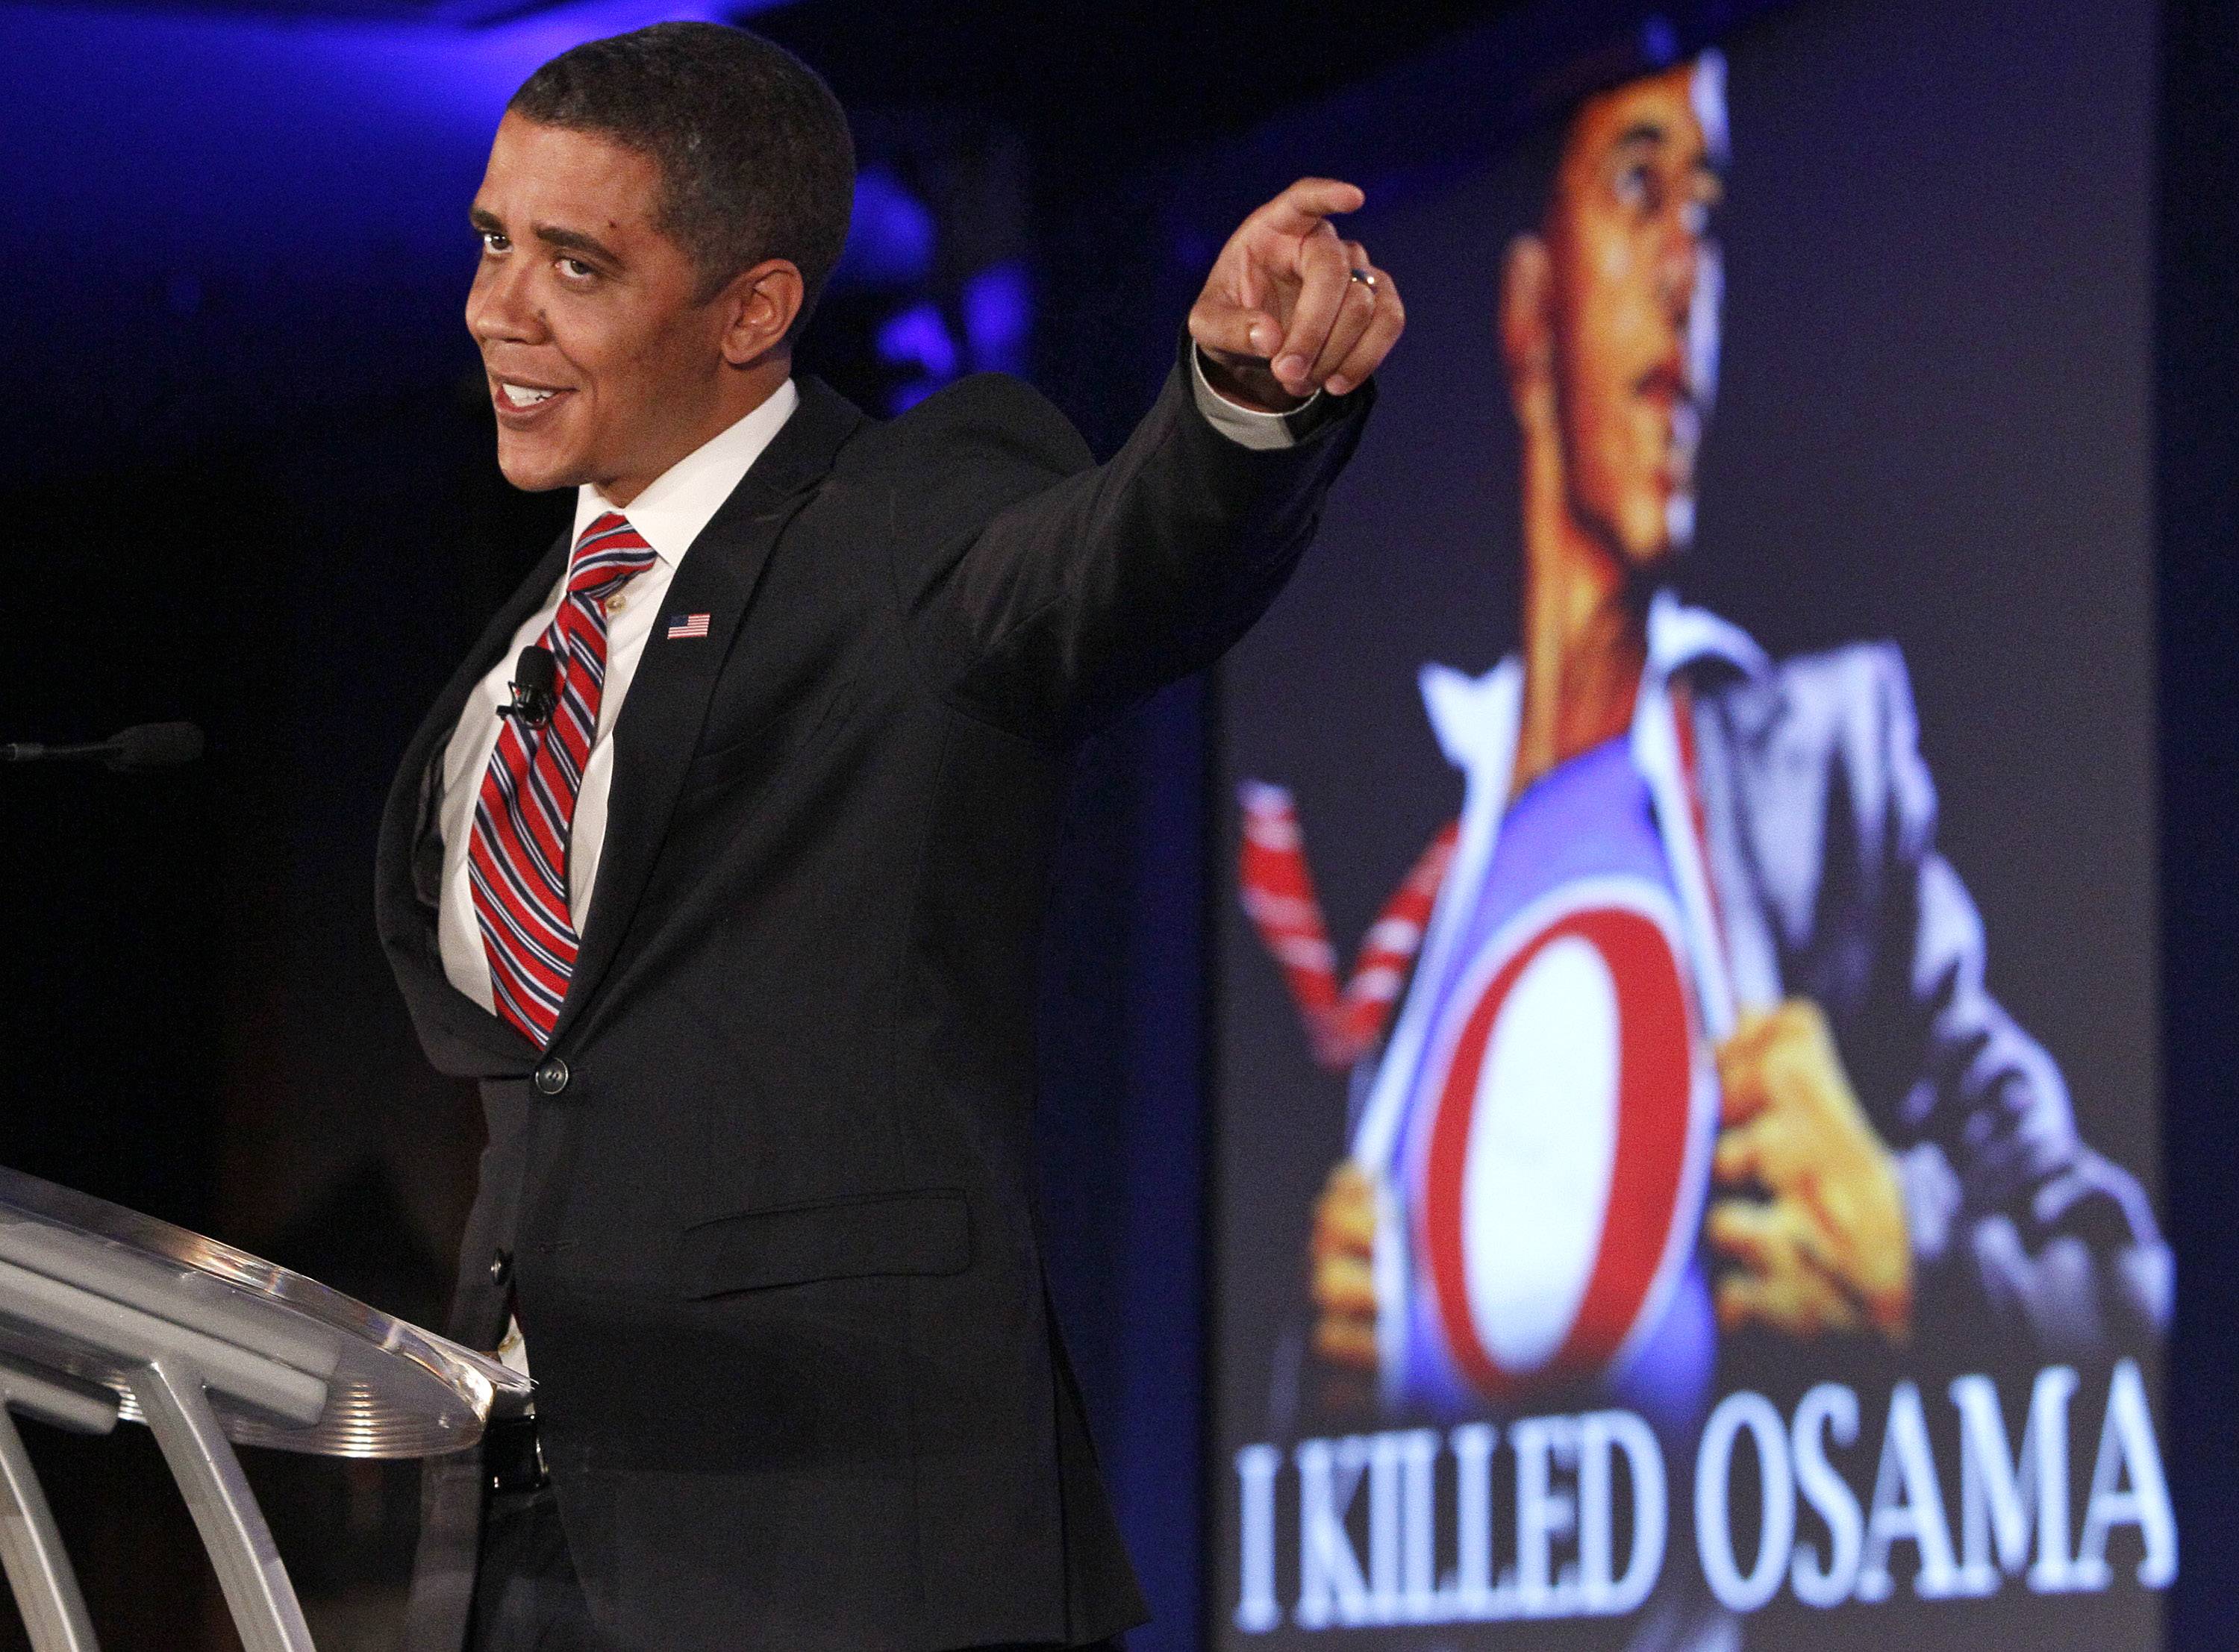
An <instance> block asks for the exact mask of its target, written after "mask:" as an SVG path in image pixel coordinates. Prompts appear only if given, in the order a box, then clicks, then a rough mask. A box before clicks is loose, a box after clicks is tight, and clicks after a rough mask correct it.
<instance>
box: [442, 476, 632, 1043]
mask: <svg viewBox="0 0 2239 1652" xmlns="http://www.w3.org/2000/svg"><path fill="white" fill-rule="evenodd" d="M653 561H654V556H653V547H651V546H650V545H648V544H647V543H646V542H645V541H644V540H643V539H641V538H640V537H639V536H638V533H637V530H636V529H635V528H634V527H631V526H630V525H629V523H628V521H627V520H625V519H624V518H623V517H621V515H619V514H616V513H615V512H613V511H608V513H607V514H605V515H603V516H601V517H600V518H599V519H598V520H597V521H595V522H593V523H592V524H591V525H590V526H589V527H587V528H585V529H584V530H583V536H582V537H581V539H579V540H577V541H575V551H574V554H572V555H570V556H569V558H568V591H567V594H566V595H565V596H564V597H562V598H561V602H560V608H559V612H558V613H556V614H554V615H553V616H552V623H551V624H550V625H549V626H548V627H546V628H545V632H544V635H543V636H542V638H541V639H540V643H541V647H545V648H548V649H549V650H550V651H551V654H552V657H553V659H554V660H555V661H557V662H558V666H559V680H558V682H557V683H556V684H555V688H556V691H557V694H558V704H557V706H556V707H555V709H554V711H553V713H552V715H551V716H550V717H549V718H548V719H547V720H546V721H545V722H544V723H543V724H542V725H541V726H535V727H528V726H523V724H522V720H521V719H520V718H518V717H515V718H509V719H508V720H507V722H506V725H505V730H504V732H503V733H502V734H500V735H499V736H498V742H497V749H496V750H495V752H493V753H490V764H489V769H488V773H485V774H484V775H483V776H482V797H481V799H480V800H479V801H478V802H477V803H476V805H475V836H474V843H473V846H472V847H471V849H470V850H469V852H468V867H469V877H470V879H471V881H472V883H473V886H474V894H475V917H476V918H477V919H480V920H481V924H482V951H483V952H485V953H486V954H487V955H488V959H489V971H490V994H491V997H492V998H493V1000H494V1001H495V1004H496V1006H497V1012H498V1013H499V1014H500V1015H502V1016H503V1017H504V1018H506V1019H507V1020H508V1021H509V1022H511V1023H512V1024H513V1025H515V1027H517V1028H518V1029H520V1031H521V1032H522V1036H524V1037H525V1038H528V1040H529V1042H530V1043H532V1044H534V1045H536V1046H537V1047H538V1048H539V1049H541V1048H542V1047H543V1046H544V1045H545V1043H546V1041H547V1040H548V1039H549V1038H551V1036H552V1028H553V1025H554V1024H555V1022H557V1021H558V1020H559V1018H560V1005H561V1002H562V1001H563V1000H564V999H565V998H567V996H568V978H569V977H570V976H571V975H572V974H573V973H574V972H575V952H576V936H575V920H574V919H573V917H572V916H571V915H570V914H569V912H568V836H569V834H570V833H571V832H572V831H573V830H574V827H575V797H576V793H578V792H580V791H581V789H582V785H583V769H584V766H585V765H586V764H588V762H589V761H590V758H591V741H592V740H593V738H594V737H595V735H596V734H597V733H598V727H599V698H600V693H601V690H602V689H603V688H604V687H605V686H606V680H607V607H606V605H607V599H608V597H610V596H612V595H613V594H614V593H615V591H616V590H618V589H620V588H621V586H622V585H624V584H625V583H627V582H628V581H629V580H630V579H631V578H632V577H634V575H636V574H641V573H643V572H644V571H645V570H646V569H647V568H649V567H652V566H653Z"/></svg>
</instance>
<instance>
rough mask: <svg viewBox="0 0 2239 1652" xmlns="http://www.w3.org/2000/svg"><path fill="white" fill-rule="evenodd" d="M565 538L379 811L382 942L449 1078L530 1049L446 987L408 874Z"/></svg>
mask: <svg viewBox="0 0 2239 1652" xmlns="http://www.w3.org/2000/svg"><path fill="white" fill-rule="evenodd" d="M569 540H570V536H569V535H568V534H565V533H563V534H561V536H560V538H559V541H558V542H557V543H555V545H554V546H553V547H552V549H551V550H550V551H549V552H548V553H547V554H545V556H544V557H543V558H542V559H541V561H539V562H538V563H537V565H536V567H535V571H534V572H533V573H531V574H529V576H528V579H527V580H525V581H522V585H521V587H520V588H519V589H518V590H516V591H515V593H514V594H513V596H512V598H511V599H510V600H508V602H507V603H506V605H505V607H502V608H501V609H500V610H499V611H498V613H497V614H496V615H495V617H494V618H493V619H492V620H490V622H489V625H488V627H487V628H486V629H485V630H484V631H483V632H482V638H481V640H479V641H477V642H476V643H475V647H474V649H473V651H472V652H471V653H469V654H468V655H467V658H466V661H465V663H464V664H462V665H461V666H460V667H459V668H458V670H457V671H456V672H455V673H453V674H452V677H451V680H450V681H449V682H448V684H447V685H445V687H444V689H443V692H442V694H441V695H440V696H438V698H437V699H436V701H435V706H434V707H433V708H432V709H431V710H430V711H429V713H428V715H427V717H426V719H425V720H423V721H422V723H421V725H420V729H419V732H418V733H416V734H415V735H414V736H413V737H412V744H411V745H410V746H409V747H407V748H406V750H405V753H404V760H403V761H402V764H401V765H400V766H399V768H398V771H397V776H396V781H395V785H394V786H391V787H390V789H389V803H388V806H387V808H386V809H385V810H384V811H383V813H382V822H381V842H380V847H379V849H378V850H377V851H376V853H375V857H374V865H375V879H376V884H377V887H376V890H375V911H376V917H377V920H378V922H379V925H380V928H381V939H382V948H383V949H384V950H385V951H386V952H388V954H389V962H390V965H391V967H392V968H393V969H395V972H396V976H397V980H398V982H399V984H400V985H402V988H403V991H404V998H405V1002H406V1005H408V1007H409V1009H410V1011H411V1012H412V1021H413V1025H414V1026H415V1028H416V1029H417V1030H418V1032H419V1034H420V1041H421V1043H422V1045H423V1046H425V1048H426V1049H427V1052H428V1057H429V1060H430V1061H432V1062H433V1063H435V1066H436V1067H437V1069H438V1070H439V1071H443V1072H447V1073H449V1074H451V1075H452V1076H454V1077H455V1078H492V1077H499V1076H507V1075H514V1074H518V1073H521V1072H523V1071H527V1070H528V1065H529V1064H530V1062H532V1061H533V1060H534V1059H535V1054H536V1052H535V1049H534V1048H533V1047H532V1046H531V1045H529V1043H528V1040H527V1039H525V1038H522V1036H521V1035H520V1034H519V1033H518V1032H515V1031H514V1029H513V1028H512V1026H511V1025H508V1023H506V1022H504V1021H502V1020H500V1019H499V1018H497V1017H496V1016H495V1015H492V1014H491V1013H490V1012H488V1011H487V1010H485V1009H483V1008H482V1006H481V1005H478V1004H476V1003H475V1002H474V1000H473V999H471V998H468V997H467V995H466V994H465V993H463V992H460V991H459V990H458V989H457V988H456V987H455V986H453V985H451V983H450V979H449V978H448V976H446V975H445V974H444V973H443V961H442V953H441V952H440V951H439V949H438V946H437V942H436V939H435V908H434V907H433V906H430V905H429V903H428V901H427V900H426V899H423V898H422V888H421V886H420V883H421V880H420V879H419V878H418V877H417V875H416V874H417V867H418V862H419V860H420V859H421V857H422V853H424V850H425V848H426V846H427V845H428V844H429V843H430V842H435V843H436V844H437V845H438V846H439V847H438V853H440V843H441V839H440V838H439V836H438V835H437V833H438V827H437V824H436V821H435V813H434V807H433V800H434V797H435V786H436V784H437V782H438V781H439V780H440V776H439V775H438V774H437V773H436V768H437V766H438V765H440V764H441V763H442V760H443V753H444V749H445V748H446V747H447V746H448V745H449V744H450V740H451V733H452V731H453V730H454V729H455V728H456V727H457V726H458V723H459V716H460V713H462V712H463V711H464V710H465V708H466V704H467V699H468V696H469V695H470V694H472V693H474V690H475V684H477V683H479V682H480V681H481V680H482V678H483V677H484V676H486V675H488V672H489V669H490V667H492V666H494V665H495V664H496V663H497V661H498V659H499V656H500V655H502V654H503V653H504V652H505V650H506V648H507V647H508V646H509V645H510V643H511V642H512V640H513V634H514V633H515V631H517V630H519V629H520V628H521V625H522V621H523V620H526V619H528V616H529V615H530V614H534V613H535V612H536V610H537V609H538V608H540V607H542V606H543V604H544V600H545V599H546V598H547V597H548V596H549V595H551V594H552V588H553V587H554V586H555V585H556V584H558V583H559V580H560V575H561V571H562V570H563V569H565V568H566V567H567V566H568V545H569ZM438 875H439V878H440V872H439V874H438Z"/></svg>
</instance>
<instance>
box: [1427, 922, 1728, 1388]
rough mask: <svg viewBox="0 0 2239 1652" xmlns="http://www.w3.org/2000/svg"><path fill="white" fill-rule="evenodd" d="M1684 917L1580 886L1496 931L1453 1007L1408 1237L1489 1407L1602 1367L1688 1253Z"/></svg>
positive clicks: (1690, 1071) (1459, 1356)
mask: <svg viewBox="0 0 2239 1652" xmlns="http://www.w3.org/2000/svg"><path fill="white" fill-rule="evenodd" d="M1677 934H1678V918H1677V914H1676V913H1675V912H1673V911H1672V909H1671V901H1670V899H1669V898H1668V897H1667V896H1666V895H1665V894H1664V892H1663V891H1662V890H1661V889H1659V888H1658V887H1657V886H1655V885H1653V884H1651V883H1648V882H1646V881H1644V880H1642V879H1631V878H1601V879H1581V880H1579V881H1578V882H1575V883H1571V884H1569V885H1565V886H1563V887H1562V888H1560V889H1558V890H1556V891H1555V892H1553V893H1551V895H1549V896H1548V897H1546V898H1545V899H1542V900H1539V901H1538V902H1535V903H1534V904H1533V905H1532V906H1530V907H1528V908H1527V909H1525V911H1524V912H1520V913H1518V915H1517V916H1516V917H1515V918H1514V919H1511V920H1510V921H1509V923H1508V924H1507V925H1506V926H1504V928H1503V930H1502V932H1501V934H1500V935H1499V936H1498V937H1497V938H1496V939H1495V940H1494V942H1493V944H1492V945H1490V946H1489V947H1487V948H1486V949H1485V952H1484V953H1483V954H1482V955H1481V958H1482V962H1481V963H1480V964H1479V965H1478V966H1477V967H1475V968H1473V969H1472V971H1471V972H1469V975H1468V976H1467V977H1465V979H1464V980H1463V982H1462V985H1461V990H1460V991H1459V992H1458V993H1457V994H1456V995H1455V997H1454V998H1453V999H1452V1000H1451V1005H1450V1008H1449V1011H1448V1013H1447V1017H1446V1022H1447V1026H1448V1028H1449V1029H1450V1031H1449V1032H1448V1033H1447V1036H1446V1037H1445V1038H1442V1039H1441V1040H1440V1043H1441V1045H1443V1047H1444V1048H1445V1056H1444V1058H1443V1059H1442V1060H1441V1059H1439V1058H1438V1055H1437V1053H1436V1051H1435V1049H1434V1053H1433V1065H1432V1070H1431V1071H1430V1072H1429V1073H1428V1074H1427V1075H1426V1077H1427V1078H1428V1079H1429V1083H1428V1085H1426V1087H1425V1094H1427V1095H1428V1096H1429V1097H1430V1098H1432V1105H1433V1107H1434V1109H1435V1111H1434V1113H1433V1115H1432V1125H1431V1130H1430V1135H1429V1138H1428V1142H1427V1144H1426V1146H1425V1157H1424V1182H1423V1190H1424V1191H1423V1198H1422V1201H1421V1204H1420V1205H1419V1207H1418V1208H1419V1211H1420V1215H1419V1232H1418V1239H1419V1243H1420V1244H1421V1246H1422V1254H1423V1257H1424V1258H1425V1263H1426V1265H1427V1271H1428V1273H1429V1276H1430V1279H1431V1283H1432V1289H1433V1290H1434V1292H1435V1293H1436V1299H1437V1305H1438V1317H1439V1321H1440V1323H1441V1324H1442V1325H1443V1327H1444V1329H1445V1337H1446V1343H1447V1345H1448V1347H1449V1348H1450V1349H1451V1350H1452V1353H1453V1357H1454V1359H1455V1362H1456V1363H1457V1364H1458V1366H1459V1367H1460V1369H1461V1370H1462V1372H1463V1374H1464V1375H1465V1376H1466V1377H1468V1378H1469V1380H1470V1381H1471V1382H1472V1383H1475V1384H1476V1385H1477V1387H1478V1388H1479V1389H1480V1390H1483V1391H1484V1392H1485V1393H1486V1394H1487V1395H1489V1396H1492V1397H1496V1398H1505V1397H1511V1396H1513V1395H1515V1394H1517V1393H1518V1392H1519V1391H1520V1390H1525V1389H1528V1388H1531V1387H1534V1386H1538V1385H1539V1384H1541V1383H1550V1382H1554V1381H1558V1380H1563V1379H1565V1378H1571V1377H1582V1376H1588V1375H1591V1374H1593V1373H1595V1372H1598V1371H1600V1370H1604V1369H1605V1368H1606V1367H1607V1366H1608V1365H1609V1363H1610V1362H1611V1360H1612V1359H1613V1358H1614V1357H1616V1356H1617V1355H1618V1352H1619V1350H1621V1349H1622V1348H1623V1347H1624V1344H1625V1342H1626V1339H1627V1338H1628V1337H1630V1336H1631V1334H1632V1332H1633V1330H1634V1329H1635V1327H1636V1326H1637V1325H1638V1324H1639V1323H1640V1322H1641V1320H1642V1318H1643V1317H1644V1310H1645V1309H1647V1308H1648V1307H1649V1306H1650V1305H1651V1302H1652V1301H1660V1300H1661V1297H1662V1296H1663V1291H1662V1290H1661V1289H1660V1287H1661V1285H1662V1284H1663V1283H1664V1281H1665V1279H1666V1278H1667V1277H1668V1276H1669V1275H1670V1274H1671V1273H1672V1272H1673V1271H1676V1266H1677V1264H1678V1262H1679V1261H1681V1260H1683V1259H1684V1255H1685V1253H1686V1251H1687V1249H1688V1246H1687V1245H1686V1244H1685V1243H1684V1235H1681V1234H1680V1233H1678V1231H1677V1229H1678V1225H1679V1224H1680V1223H1681V1222H1682V1220H1683V1219H1684V1221H1685V1222H1688V1223H1691V1222H1692V1221H1693V1220H1694V1213H1693V1212H1692V1211H1682V1208H1681V1206H1682V1203H1683V1195H1684V1194H1685V1192H1686V1191H1687V1184H1688V1182H1689V1144H1690V1142H1691V1139H1692V1137H1693V1134H1694V1126H1693V1117H1692V1115H1693V1107H1694V1085H1693V1078H1694V1060H1693V1053H1692V1043H1691V1022H1690V1019H1689V1012H1688V999H1687V994H1686V987H1685V985H1684V980H1683V978H1682V976H1681V972H1680V962H1679V959H1680V953H1679V949H1678V945H1677V944H1676V939H1675V938H1676V936H1677Z"/></svg>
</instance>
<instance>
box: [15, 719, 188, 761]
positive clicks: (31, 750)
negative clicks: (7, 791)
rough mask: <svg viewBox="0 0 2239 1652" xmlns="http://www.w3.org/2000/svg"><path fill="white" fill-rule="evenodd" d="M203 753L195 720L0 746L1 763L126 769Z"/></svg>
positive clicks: (182, 758) (183, 759) (23, 741)
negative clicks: (102, 736)
mask: <svg viewBox="0 0 2239 1652" xmlns="http://www.w3.org/2000/svg"><path fill="white" fill-rule="evenodd" d="M202 754H203V732H202V730H201V729H199V728H196V726H194V725H193V724H192V723H140V724H137V725H136V726H133V727H131V728H127V729H122V730H119V731H118V732H117V733H114V734H111V735H110V737H109V738H108V739H107V740H89V741H84V742H82V743H79V744H76V745H70V746H46V745H42V744H41V743H40V742H39V741H37V740H16V741H13V742H11V743H10V744H7V745H0V763H79V762H93V761H99V762H103V763H106V764H107V765H108V766H110V768H112V769H116V770H119V771H123V772H135V773H136V772H138V771H140V770H143V769H157V768H176V767H177V766H179V765H180V764H182V763H191V762H193V761H194V760H196V758H198V757H200V756H201V755H202Z"/></svg>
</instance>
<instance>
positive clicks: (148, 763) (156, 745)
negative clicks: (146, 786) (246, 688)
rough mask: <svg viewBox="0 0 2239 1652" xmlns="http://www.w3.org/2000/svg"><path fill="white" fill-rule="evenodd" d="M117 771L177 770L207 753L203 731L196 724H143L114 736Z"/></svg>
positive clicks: (112, 752)
mask: <svg viewBox="0 0 2239 1652" xmlns="http://www.w3.org/2000/svg"><path fill="white" fill-rule="evenodd" d="M109 745H110V757H109V766H110V767H111V768H113V769H149V768H173V767H176V766H177V765H179V764H181V763H191V762H193V761H194V760H196V758H198V757H200V756H201V755H202V754H203V732H202V730H201V729H199V728H196V726H194V725H193V724H192V723H142V724H140V725H138V726H136V727H133V728H128V729H125V730H123V732H122V733H118V734H116V735H115V736H113V737H112V738H111V739H110V741H109Z"/></svg>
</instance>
